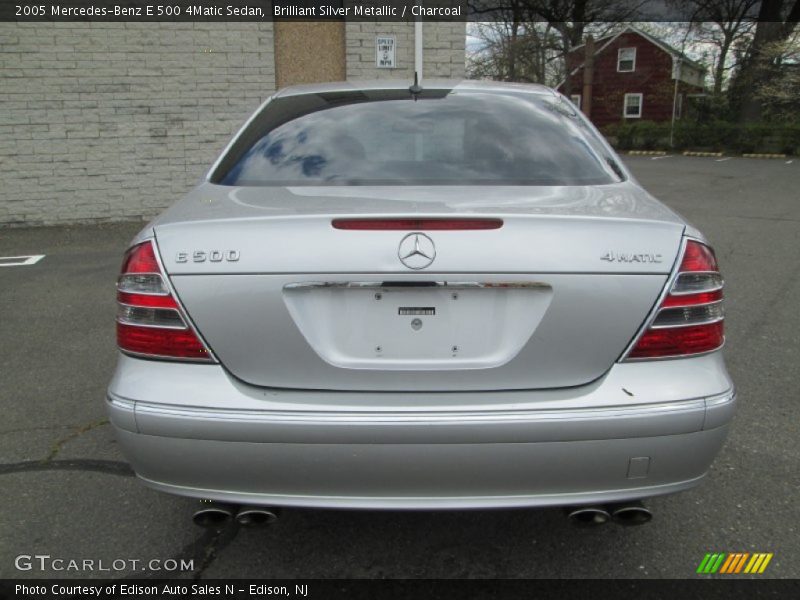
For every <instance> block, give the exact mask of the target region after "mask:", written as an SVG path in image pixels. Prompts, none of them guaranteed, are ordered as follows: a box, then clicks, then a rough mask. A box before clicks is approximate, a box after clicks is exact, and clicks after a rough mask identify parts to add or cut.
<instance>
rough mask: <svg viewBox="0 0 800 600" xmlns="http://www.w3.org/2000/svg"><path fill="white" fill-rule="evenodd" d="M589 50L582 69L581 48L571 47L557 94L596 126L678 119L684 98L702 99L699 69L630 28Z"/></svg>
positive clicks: (583, 55)
mask: <svg viewBox="0 0 800 600" xmlns="http://www.w3.org/2000/svg"><path fill="white" fill-rule="evenodd" d="M594 48H595V50H594V53H593V55H592V56H591V60H590V61H589V62H588V64H587V59H588V58H590V57H588V56H587V48H586V44H583V45H581V46H577V47H575V48H573V50H572V51H571V52H570V53H569V54H568V55H567V72H568V73H569V75H568V77H567V79H565V80H564V81H562V82H561V84H560V85H559V86H558V88H557V89H558V90H559V91H560V92H561V93H563V94H566V95H569V96H570V98H571V99H572V101H573V102H574V103H575V104H577V105H578V106H579V107H580V108H581V110H583V111H584V112H585V113H587V114H588V116H589V118H590V119H591V120H592V122H593V123H594V124H595V125H597V126H598V127H602V126H604V125H608V124H611V123H619V122H620V121H624V120H628V119H646V120H648V121H669V120H671V119H672V115H673V111H674V113H675V117H676V118H678V119H679V118H680V117H681V116H682V114H683V113H684V109H685V105H686V98H687V97H691V96H698V95H702V94H703V85H704V81H705V75H706V69H705V67H704V66H702V65H701V64H699V63H697V62H695V61H693V60H691V59H690V58H688V57H687V56H686V55H685V54H683V53H682V52H679V51H678V50H676V49H675V48H673V47H671V46H669V45H668V44H666V43H665V42H663V41H661V40H659V39H657V38H655V37H653V36H651V35H649V34H647V33H645V32H643V31H640V30H638V29H636V28H634V27H630V26H629V27H626V28H625V29H624V30H622V31H621V32H620V33H618V34H616V35H612V36H607V37H604V38H601V39H599V40H597V41H595V42H594ZM589 54H591V53H589ZM587 66H588V67H589V68H588V69H587ZM589 71H590V72H589ZM587 76H588V77H587ZM676 84H677V85H676ZM587 91H588V92H589V93H590V98H586V97H585V96H586V95H587Z"/></svg>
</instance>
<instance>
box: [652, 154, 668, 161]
mask: <svg viewBox="0 0 800 600" xmlns="http://www.w3.org/2000/svg"><path fill="white" fill-rule="evenodd" d="M662 158H672V155H670V154H667V155H666V156H654V157H652V158H651V159H650V160H661V159H662Z"/></svg>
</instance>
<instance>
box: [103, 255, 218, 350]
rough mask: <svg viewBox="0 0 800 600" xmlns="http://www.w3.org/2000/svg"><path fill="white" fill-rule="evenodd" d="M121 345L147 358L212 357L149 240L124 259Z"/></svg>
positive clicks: (120, 282) (120, 297)
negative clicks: (187, 314)
mask: <svg viewBox="0 0 800 600" xmlns="http://www.w3.org/2000/svg"><path fill="white" fill-rule="evenodd" d="M117 346H119V349H120V350H122V351H123V352H127V353H130V354H134V355H137V356H144V357H147V358H154V359H162V360H192V361H202V362H211V360H212V359H211V355H210V353H209V351H208V349H207V348H206V347H205V345H204V344H203V342H202V341H201V340H200V338H198V337H197V334H196V333H195V332H194V330H192V328H191V327H190V326H189V325H188V323H187V320H186V317H185V315H184V314H183V311H182V310H181V308H180V305H179V304H178V301H177V299H176V298H175V297H174V296H173V295H172V293H171V292H170V289H169V286H168V285H167V281H166V274H165V273H164V272H163V270H162V269H161V265H160V264H159V263H158V260H157V259H156V253H155V248H153V242H152V241H149V240H148V241H146V242H142V243H141V244H137V245H136V246H133V247H132V248H130V249H129V250H128V251H127V252H126V253H125V258H124V260H123V261H122V269H121V272H120V275H119V279H118V280H117Z"/></svg>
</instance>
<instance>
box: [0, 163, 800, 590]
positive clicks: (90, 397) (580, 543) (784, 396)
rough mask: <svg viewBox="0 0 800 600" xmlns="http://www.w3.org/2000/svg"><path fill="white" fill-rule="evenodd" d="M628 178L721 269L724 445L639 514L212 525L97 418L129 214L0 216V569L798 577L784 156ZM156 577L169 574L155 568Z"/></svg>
mask: <svg viewBox="0 0 800 600" xmlns="http://www.w3.org/2000/svg"><path fill="white" fill-rule="evenodd" d="M628 163H629V165H630V166H631V168H632V170H633V171H634V173H635V174H636V175H637V177H638V178H639V179H640V181H641V182H642V183H643V184H644V185H645V186H646V187H647V188H648V189H649V190H650V191H651V192H652V193H654V194H655V195H656V196H657V197H659V198H661V199H662V200H663V201H665V202H666V203H667V204H668V205H670V206H671V207H673V208H675V209H676V210H678V211H679V212H681V213H682V214H683V215H684V216H685V217H687V218H688V219H689V220H690V221H692V222H693V223H694V224H696V225H697V226H698V227H700V228H701V229H702V230H703V231H704V232H705V233H706V235H707V236H708V237H709V238H710V240H711V241H712V243H713V244H714V246H715V248H716V250H717V255H718V257H719V260H720V263H721V266H722V269H723V272H724V274H725V277H726V280H727V288H726V296H727V299H726V303H727V314H728V317H727V321H726V328H727V337H728V343H727V346H726V348H725V354H726V356H727V361H728V367H729V369H730V371H731V374H732V376H733V379H734V380H735V382H736V384H737V386H738V389H739V399H740V401H739V409H738V413H737V416H736V420H735V422H734V425H733V428H732V432H731V435H730V437H729V440H728V442H727V444H726V446H725V448H724V449H723V451H722V453H721V455H720V456H719V458H718V459H717V461H716V463H715V464H714V466H713V468H712V470H711V472H710V475H709V477H708V479H707V481H706V482H705V483H704V484H703V485H702V486H701V487H699V488H697V489H695V490H693V491H690V492H687V493H683V494H679V495H675V496H669V497H662V498H655V499H653V500H652V501H651V502H650V503H649V504H648V506H649V507H650V508H651V509H652V510H653V512H654V515H655V517H654V519H653V521H652V522H651V523H649V524H648V525H645V526H643V527H633V528H623V527H619V526H616V525H613V524H610V525H607V526H604V527H601V528H599V529H591V530H584V529H575V528H573V527H571V526H570V525H569V523H568V522H567V521H566V520H565V519H564V517H563V515H562V512H561V511H560V510H508V511H482V512H440V513H435V512H422V513H402V512H345V511H319V510H291V511H286V512H284V514H283V516H282V518H281V520H280V521H279V522H278V523H277V524H275V525H273V526H271V527H269V528H265V529H240V528H238V527H237V526H236V525H231V526H229V527H228V528H227V529H224V530H223V531H221V532H218V533H215V532H211V531H204V530H200V529H198V528H196V527H195V526H194V525H193V524H192V523H191V520H190V515H191V512H192V508H193V507H194V506H196V503H195V502H193V501H191V500H186V499H181V498H177V497H172V496H168V495H164V494H160V493H157V492H154V491H150V490H148V489H146V488H144V487H143V486H142V485H140V484H139V483H138V482H137V481H136V480H135V478H134V477H133V476H132V474H131V472H130V470H129V469H128V467H127V465H126V464H125V463H124V460H123V459H122V457H121V455H120V453H119V451H118V448H117V445H116V443H115V441H114V439H113V436H112V432H111V429H110V427H109V425H108V423H107V421H106V416H105V410H104V406H103V398H104V390H105V386H106V384H107V383H108V380H109V378H110V377H111V374H112V371H113V368H114V363H115V360H116V350H115V345H114V330H113V321H114V312H115V305H114V281H115V278H116V274H117V270H118V268H119V263H120V258H121V254H122V251H123V249H124V247H125V246H126V243H127V242H128V240H129V239H130V238H131V237H132V236H133V235H134V233H135V232H136V231H137V229H138V228H139V227H140V226H141V224H140V223H139V224H135V223H134V224H131V223H126V224H118V225H104V226H93V227H71V228H38V229H10V230H0V256H15V255H27V254H45V255H46V256H45V258H44V259H43V260H41V261H40V262H39V263H37V264H35V265H32V266H25V267H9V268H0V342H2V343H1V344H0V409H2V418H0V506H2V511H0V514H2V516H0V540H2V543H0V577H3V578H11V577H54V576H63V577H84V576H96V577H107V576H113V577H153V576H163V575H165V573H164V572H157V571H155V569H151V568H149V567H146V568H145V569H144V570H142V566H141V564H138V565H136V566H135V567H134V566H131V565H130V563H129V564H128V565H126V566H125V567H124V568H122V569H121V570H119V571H111V572H100V571H95V572H78V573H76V572H74V571H72V572H70V571H61V572H57V571H53V570H44V571H42V570H39V569H38V568H34V569H31V570H29V571H18V570H17V569H16V568H15V557H17V556H19V555H34V554H47V555H50V556H52V557H54V558H56V557H59V558H64V559H67V560H69V559H84V558H87V559H96V560H99V559H102V560H103V561H104V563H105V564H106V566H109V565H111V563H112V561H113V560H115V559H125V560H128V561H130V560H131V559H134V560H141V561H145V562H146V561H150V560H151V559H162V560H163V559H169V558H173V559H179V560H180V559H184V560H189V561H193V568H192V569H189V570H186V571H184V572H182V573H177V575H180V576H181V577H187V578H216V577H264V578H296V577H303V578H345V577H346V578H349V577H354V578H361V577H367V578H395V577H397V578H438V577H444V578H450V577H456V578H484V577H486V578H493V577H496V578H516V577H572V578H575V577H615V578H635V577H651V578H652V577H666V578H684V577H696V575H695V569H696V568H697V565H698V563H699V562H700V560H701V559H702V558H703V555H704V554H705V553H706V552H715V551H718V552H736V551H747V552H772V553H774V558H773V560H772V562H771V563H770V565H769V568H768V569H767V572H766V573H765V575H762V576H761V577H781V578H787V577H792V578H797V577H800V535H798V524H799V523H800V502H799V501H798V500H799V498H798V490H800V430H799V428H798V424H799V423H800V394H798V389H800V311H798V306H799V305H800V301H799V300H798V299H800V259H799V257H800V160H795V161H789V160H755V159H741V158H731V159H724V160H720V159H715V158H687V157H678V156H673V157H667V158H663V159H660V158H659V159H652V158H650V157H636V158H634V157H629V158H628ZM168 575H176V573H169V574H168Z"/></svg>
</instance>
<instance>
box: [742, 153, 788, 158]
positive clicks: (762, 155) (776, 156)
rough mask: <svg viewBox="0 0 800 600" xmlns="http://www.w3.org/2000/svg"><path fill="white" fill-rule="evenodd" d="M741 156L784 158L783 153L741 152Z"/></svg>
mask: <svg viewBox="0 0 800 600" xmlns="http://www.w3.org/2000/svg"><path fill="white" fill-rule="evenodd" d="M742 158H786V155H785V154H742Z"/></svg>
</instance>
